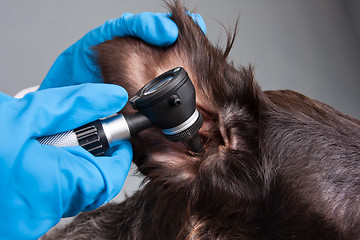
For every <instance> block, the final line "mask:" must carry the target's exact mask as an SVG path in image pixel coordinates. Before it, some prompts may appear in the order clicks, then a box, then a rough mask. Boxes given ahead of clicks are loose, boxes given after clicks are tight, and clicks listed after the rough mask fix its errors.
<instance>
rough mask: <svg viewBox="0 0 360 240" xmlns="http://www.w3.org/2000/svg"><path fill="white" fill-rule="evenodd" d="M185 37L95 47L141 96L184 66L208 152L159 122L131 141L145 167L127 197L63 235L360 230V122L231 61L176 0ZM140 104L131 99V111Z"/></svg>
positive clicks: (249, 235)
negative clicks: (162, 44) (195, 151)
mask: <svg viewBox="0 0 360 240" xmlns="http://www.w3.org/2000/svg"><path fill="white" fill-rule="evenodd" d="M169 7H170V9H171V11H172V19H173V20H174V21H175V23H176V24H177V26H178V27H179V37H178V40H177V41H176V42H175V44H174V45H172V46H170V47H166V48H158V47H154V46H150V45H148V44H146V43H144V42H143V41H141V40H139V39H136V38H116V39H114V40H111V41H108V42H105V43H103V44H100V45H98V46H97V47H96V48H95V49H96V51H97V52H98V59H99V66H100V67H101V72H102V76H103V78H104V80H105V82H107V83H114V84H118V85H121V86H123V87H124V88H125V89H126V90H127V91H128V92H129V95H130V96H132V95H134V93H135V92H136V91H137V90H138V89H139V88H141V87H142V86H143V85H144V84H145V83H146V82H148V81H149V80H151V79H152V78H154V77H156V76H157V75H159V74H161V73H162V72H165V71H167V70H169V69H171V68H173V67H178V66H181V67H184V68H185V69H186V70H187V72H188V73H189V76H190V78H191V80H192V82H193V83H194V85H195V88H196V96H197V107H198V109H199V111H200V112H201V113H202V115H203V117H204V124H203V127H202V129H201V130H200V135H201V137H202V140H203V143H204V147H205V150H206V152H205V153H204V154H202V155H201V156H193V155H191V154H189V152H188V151H187V150H186V148H185V147H184V145H183V144H181V143H172V142H169V141H168V140H166V139H165V137H164V136H163V135H162V133H161V132H160V131H159V130H158V129H150V130H147V131H144V132H143V133H141V134H139V136H138V137H135V138H134V139H132V144H133V148H134V162H135V163H136V164H137V165H138V167H139V170H140V171H141V172H142V173H144V174H145V175H146V177H147V180H148V181H147V183H146V185H145V186H144V187H143V189H142V190H140V191H139V192H137V193H136V194H134V195H133V196H132V197H130V198H128V199H127V200H126V201H124V202H123V203H120V204H108V205H105V206H103V207H102V208H100V209H99V210H96V211H92V212H88V213H83V214H80V215H79V216H78V217H77V218H76V219H75V220H74V221H73V223H71V224H70V225H69V226H68V227H66V228H65V229H63V230H62V231H59V232H58V233H57V235H56V234H55V235H53V236H52V237H53V238H54V239H358V238H360V227H359V226H360V168H359V161H360V122H359V120H356V119H353V118H351V117H349V116H347V115H344V114H342V113H340V112H338V111H336V110H335V109H333V108H331V107H329V106H327V105H325V104H323V103H320V102H318V101H315V100H312V99H309V98H307V97H305V96H303V95H301V94H299V93H296V92H293V91H266V92H263V91H262V90H261V89H260V88H259V86H258V85H257V83H256V81H255V80H254V77H253V69H252V67H251V66H248V67H244V66H240V67H238V68H236V67H234V65H233V64H232V63H231V62H229V61H227V55H228V53H229V51H230V48H231V46H232V44H233V41H234V38H233V37H231V36H229V41H228V44H227V47H226V48H225V50H221V49H220V48H218V47H214V46H213V45H212V44H211V43H210V42H209V41H208V39H207V38H206V36H205V35H204V34H203V33H202V31H201V30H200V28H199V27H198V26H197V25H196V24H195V23H194V22H193V20H192V19H191V18H190V17H189V16H188V15H187V14H186V13H185V12H184V8H183V6H182V5H181V4H180V3H179V2H178V1H174V2H172V3H170V4H169ZM132 111H133V110H131V109H130V107H129V106H128V107H126V108H125V109H124V110H123V113H125V114H127V113H131V112H132Z"/></svg>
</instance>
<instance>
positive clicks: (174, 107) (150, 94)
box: [130, 67, 202, 152]
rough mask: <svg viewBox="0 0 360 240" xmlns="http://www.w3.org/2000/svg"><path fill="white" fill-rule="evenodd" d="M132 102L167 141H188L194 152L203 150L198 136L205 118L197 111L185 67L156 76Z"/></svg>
mask: <svg viewBox="0 0 360 240" xmlns="http://www.w3.org/2000/svg"><path fill="white" fill-rule="evenodd" d="M130 103H131V104H132V106H133V108H134V109H136V110H138V111H139V112H141V113H142V114H144V115H145V116H146V117H147V118H148V119H150V121H151V122H152V123H153V124H154V125H155V126H157V127H159V128H160V129H161V130H162V131H163V133H164V134H165V136H166V137H167V138H168V139H170V140H172V141H186V142H189V146H190V148H191V150H192V151H194V152H200V151H202V144H201V141H200V138H199V136H198V131H199V129H200V127H201V125H202V116H201V114H200V113H199V112H198V110H197V109H196V97H195V88H194V85H193V84H192V82H191V80H190V78H189V76H188V74H187V72H186V71H185V70H184V69H183V68H181V67H177V68H174V69H171V70H169V71H167V72H165V73H163V74H161V75H160V76H158V77H156V78H155V79H153V80H152V81H150V82H149V83H147V84H146V85H145V86H144V87H143V88H141V89H140V90H139V91H138V92H137V93H136V94H135V96H134V97H132V98H131V99H130ZM194 138H195V139H194ZM193 143H195V146H194V144H193Z"/></svg>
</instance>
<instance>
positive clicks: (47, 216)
mask: <svg viewBox="0 0 360 240" xmlns="http://www.w3.org/2000/svg"><path fill="white" fill-rule="evenodd" d="M126 102H127V93H126V92H125V90H124V89H123V88H122V87H119V86H116V85H110V84H82V85H78V86H71V87H62V88H52V89H45V90H42V91H37V92H33V93H29V94H27V95H25V96H24V97H23V98H21V99H15V98H13V97H10V96H8V95H5V94H3V93H0V116H1V118H0V125H1V126H2V127H1V139H0V192H1V197H0V213H1V215H0V226H2V227H1V228H0V236H1V237H0V238H1V239H35V238H38V237H40V236H42V235H43V234H44V233H45V232H46V231H47V230H48V229H50V228H51V227H52V226H53V225H55V224H56V223H57V222H58V221H59V220H60V218H61V217H66V216H73V215H76V214H78V213H79V212H80V211H83V210H92V209H95V208H97V207H99V206H100V205H101V204H103V203H105V202H107V201H109V200H110V199H112V198H113V197H114V196H115V195H116V194H117V193H118V192H119V191H120V189H121V187H122V185H123V183H124V181H125V178H126V176H127V173H128V171H129V168H130V164H131V159H132V150H131V146H130V143H129V142H127V141H124V142H122V143H121V144H120V145H119V146H118V147H117V148H116V149H113V150H114V152H113V153H112V155H111V157H109V156H104V157H94V156H92V155H91V154H90V153H88V152H87V151H85V150H84V149H83V148H82V147H80V146H77V147H68V148H57V147H53V146H46V145H40V144H39V143H38V141H37V140H36V139H35V138H37V137H40V136H45V135H50V134H54V133H58V132H63V131H67V130H70V129H74V128H76V127H79V126H81V125H84V124H86V123H89V122H91V121H94V120H96V119H99V118H103V117H106V116H109V115H112V114H114V113H116V112H118V111H120V110H121V109H122V108H123V106H124V105H125V103H126Z"/></svg>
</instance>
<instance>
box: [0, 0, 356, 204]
mask: <svg viewBox="0 0 360 240" xmlns="http://www.w3.org/2000/svg"><path fill="white" fill-rule="evenodd" d="M185 3H186V6H188V7H189V9H193V8H195V7H196V8H197V11H198V12H199V13H200V14H201V15H202V16H203V17H204V19H205V22H206V24H207V36H208V37H209V38H210V39H211V40H212V41H213V42H219V43H220V44H222V45H224V40H225V37H224V36H225V34H224V31H223V30H222V27H221V26H220V24H219V22H221V23H223V24H225V25H226V26H233V25H234V23H235V20H236V18H237V17H238V16H239V15H240V24H239V31H238V36H237V39H236V42H235V46H234V48H233V50H232V52H231V58H232V59H233V60H234V62H235V63H236V64H247V63H253V64H255V71H256V78H257V80H258V82H259V83H260V85H261V87H262V88H263V89H265V90H267V89H292V90H296V91H298V92H301V93H303V94H305V95H307V96H309V97H311V98H315V99H318V100H320V101H322V102H325V103H327V104H329V105H331V106H333V107H335V108H337V109H339V110H340V111H343V112H344V113H347V114H349V115H352V116H354V117H356V118H360V107H359V103H360V94H359V90H360V81H359V80H360V79H359V76H360V44H359V43H360V41H359V40H360V16H359V15H360V1H358V0H262V1H261V0H221V1H216V0H188V1H185ZM164 5H165V4H164V3H163V2H162V1H161V0H142V1H138V0H127V1H118V0H106V1H104V0H61V1H60V0H59V1H48V0H32V1H25V0H22V1H20V0H1V1H0V19H1V20H0V32H1V37H0V49H1V57H0V73H1V80H0V91H2V92H4V93H6V94H10V95H14V94H15V93H17V92H18V91H20V90H21V89H23V88H27V87H30V86H33V85H38V84H40V83H41V81H42V79H43V78H44V77H45V75H46V73H47V71H48V69H49V68H50V66H51V65H52V63H53V62H54V61H55V59H56V57H57V56H58V55H59V54H60V53H61V52H62V51H63V50H65V49H66V48H67V47H68V46H70V45H71V44H72V43H74V42H75V41H76V40H77V39H79V38H80V37H81V36H83V35H84V34H85V33H86V32H87V31H88V30H90V29H92V28H94V27H96V26H98V25H100V24H102V23H103V22H104V21H106V20H107V19H110V18H116V17H119V16H121V15H122V13H124V12H132V13H138V12H142V11H152V12H158V11H161V12H164V11H166V9H164ZM218 21H219V22H218ZM221 36H222V37H221ZM130 175H132V174H130ZM139 181H140V178H138V177H133V176H130V177H129V178H128V179H127V183H126V186H125V188H124V189H125V191H123V192H127V193H128V194H131V193H132V191H134V190H135V189H137V187H138V184H139ZM122 196H123V193H122V194H121V195H120V196H119V197H118V199H121V198H122Z"/></svg>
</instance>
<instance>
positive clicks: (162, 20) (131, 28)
mask: <svg viewBox="0 0 360 240" xmlns="http://www.w3.org/2000/svg"><path fill="white" fill-rule="evenodd" d="M188 14H190V13H188ZM169 16H170V14H168V13H150V12H143V13H139V14H131V13H125V14H123V16H122V17H121V18H118V19H112V20H109V21H107V22H105V23H104V24H103V25H101V26H99V27H97V28H95V29H93V30H91V31H90V32H88V33H87V34H86V35H85V36H84V37H83V38H81V39H80V40H79V41H77V42H76V43H75V44H74V45H72V46H71V47H69V48H68V49H67V50H65V51H64V52H63V53H62V54H61V55H60V56H59V57H58V58H57V59H56V61H55V63H54V64H53V66H52V67H51V69H50V71H49V72H48V74H47V76H46V78H45V79H44V81H43V83H42V84H41V86H40V89H45V88H52V87H61V86H69V85H75V84H80V83H100V82H103V80H102V79H101V77H100V76H99V71H98V70H97V66H96V63H95V60H94V55H93V52H92V50H91V47H92V46H95V45H97V44H100V43H102V42H104V41H107V40H110V39H112V38H114V37H116V36H134V37H139V38H141V39H143V40H144V41H146V42H148V43H150V44H153V45H156V46H160V47H162V46H168V45H171V44H172V43H174V42H175V40H176V39H177V36H178V28H177V26H176V24H175V23H174V22H173V21H172V20H171V19H170V18H169ZM190 16H191V17H192V18H193V19H194V21H195V22H196V23H197V24H198V25H199V26H200V27H201V28H202V30H203V32H204V33H206V26H205V22H204V20H203V18H202V17H201V16H200V15H199V14H190Z"/></svg>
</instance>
